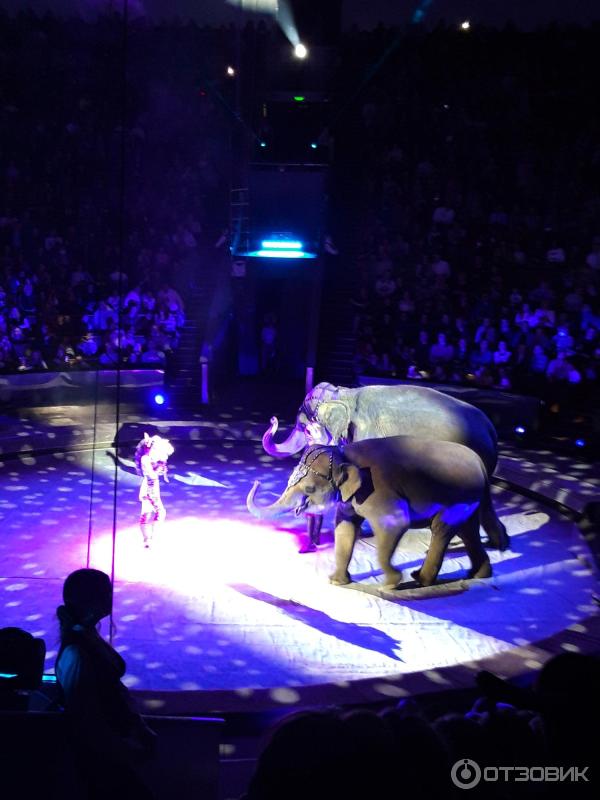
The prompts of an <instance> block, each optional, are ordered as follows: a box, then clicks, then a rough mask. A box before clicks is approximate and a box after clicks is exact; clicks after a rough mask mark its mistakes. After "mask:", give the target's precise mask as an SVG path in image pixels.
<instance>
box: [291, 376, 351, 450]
mask: <svg viewBox="0 0 600 800" xmlns="http://www.w3.org/2000/svg"><path fill="white" fill-rule="evenodd" d="M298 420H299V421H301V422H303V423H304V424H305V425H307V424H310V423H311V422H313V423H315V422H316V423H318V424H319V425H321V426H322V427H323V428H324V429H325V430H326V431H327V432H328V433H329V436H330V441H331V444H334V445H337V444H342V445H343V444H346V442H347V441H348V440H349V431H348V427H349V425H350V412H349V407H348V403H347V402H345V401H344V400H343V399H342V398H341V395H340V388H339V386H334V385H333V384H332V383H318V384H317V385H316V386H315V387H314V388H313V389H312V390H311V391H310V392H309V393H308V394H307V395H306V397H305V398H304V402H303V403H302V405H301V406H300V410H299V412H298Z"/></svg>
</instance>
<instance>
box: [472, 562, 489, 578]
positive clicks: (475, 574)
mask: <svg viewBox="0 0 600 800" xmlns="http://www.w3.org/2000/svg"><path fill="white" fill-rule="evenodd" d="M491 577H492V565H491V564H490V562H489V561H488V560H486V561H484V562H483V564H481V566H480V567H478V568H477V569H475V567H473V568H472V569H470V570H469V571H468V572H467V578H491Z"/></svg>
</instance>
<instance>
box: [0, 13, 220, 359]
mask: <svg viewBox="0 0 600 800" xmlns="http://www.w3.org/2000/svg"><path fill="white" fill-rule="evenodd" d="M123 34H124V28H123V20H122V18H121V17H119V16H116V15H115V16H114V17H112V16H103V17H100V18H98V19H96V20H95V21H84V20H82V19H77V18H70V19H66V20H65V19H59V18H56V17H54V16H53V15H52V14H51V13H48V14H46V15H45V16H43V17H38V16H36V15H34V14H33V13H30V12H25V11H24V12H21V13H20V14H18V15H16V16H15V17H9V16H7V15H4V14H3V13H2V12H0V42H1V44H0V63H1V64H2V72H3V81H2V87H1V89H0V371H2V372H16V371H29V370H46V369H48V370H58V369H60V370H64V369H69V368H71V369H72V368H76V369H77V368H79V369H81V368H83V369H85V368H90V367H92V368H94V367H96V366H98V365H100V366H103V367H114V366H116V365H117V364H121V365H132V366H135V367H139V366H144V365H148V366H153V367H156V366H161V365H163V366H164V364H165V362H166V361H168V360H169V358H170V357H171V356H172V354H173V352H174V350H175V349H176V348H177V344H178V340H179V338H180V333H181V329H182V326H183V324H184V321H185V314H184V302H183V299H182V298H183V297H185V298H186V302H187V295H188V292H189V289H190V288H193V281H194V276H195V275H197V272H198V265H199V263H200V261H201V260H202V258H203V257H204V248H205V246H206V242H207V240H210V241H211V242H212V241H214V229H215V228H216V227H217V226H222V223H223V219H224V218H225V215H226V206H225V204H224V197H225V194H226V188H225V185H224V181H223V179H222V178H223V173H227V171H228V169H229V155H228V153H227V151H226V147H227V146H228V141H229V139H228V136H227V135H225V136H223V135H222V128H221V125H222V123H223V120H222V116H221V115H220V114H219V112H218V109H217V108H216V105H215V101H214V99H213V98H211V97H210V96H208V95H207V93H206V92H204V91H203V90H202V74H201V69H200V64H201V62H202V59H203V58H204V57H205V56H207V50H210V48H212V50H211V52H209V53H208V56H210V57H211V58H212V57H213V56H214V53H212V51H214V50H215V48H217V46H218V38H219V37H218V35H217V34H216V33H215V32H214V31H213V32H212V33H211V32H208V34H207V33H206V32H203V31H202V30H200V29H197V28H191V29H190V30H189V31H187V29H184V28H182V26H180V25H176V24H174V25H172V26H169V25H165V26H164V28H158V29H156V28H155V27H154V26H152V25H150V24H149V23H148V24H147V23H145V22H144V21H143V20H138V21H133V22H131V23H130V25H129V28H128V30H127V41H126V43H125V44H124V38H123ZM185 35H187V36H188V38H189V37H191V39H190V41H189V42H188V43H187V45H186V46H181V45H182V42H181V39H182V37H184V36H185ZM205 39H206V41H205ZM208 45H210V48H209V47H208ZM125 47H126V50H125ZM224 148H225V152H224ZM188 313H189V309H188Z"/></svg>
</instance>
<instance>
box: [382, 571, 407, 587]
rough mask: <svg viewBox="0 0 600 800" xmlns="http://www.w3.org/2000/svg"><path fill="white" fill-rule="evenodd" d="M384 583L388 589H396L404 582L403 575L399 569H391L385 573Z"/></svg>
mask: <svg viewBox="0 0 600 800" xmlns="http://www.w3.org/2000/svg"><path fill="white" fill-rule="evenodd" d="M383 579H384V580H383V585H384V587H385V588H386V589H395V588H396V587H397V586H398V584H399V583H402V580H403V576H402V572H401V570H399V569H389V570H386V571H385V572H384V573H383Z"/></svg>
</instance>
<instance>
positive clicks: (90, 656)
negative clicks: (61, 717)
mask: <svg viewBox="0 0 600 800" xmlns="http://www.w3.org/2000/svg"><path fill="white" fill-rule="evenodd" d="M63 600H64V605H62V606H59V607H58V608H57V616H58V619H59V622H60V649H59V652H58V656H57V659H56V677H57V681H58V684H59V686H60V689H61V692H62V698H63V702H64V708H65V711H66V713H67V715H68V717H69V723H70V731H71V734H72V745H73V751H74V755H75V759H76V767H77V771H78V773H79V777H80V779H81V781H82V783H83V787H82V790H85V791H86V792H87V795H86V796H87V797H89V798H107V797H117V796H123V797H127V798H128V800H137V799H138V798H140V799H141V798H144V800H147V799H148V798H152V796H153V795H152V792H151V791H150V789H149V788H148V787H147V786H146V784H145V782H144V780H143V777H142V769H143V764H144V762H145V761H147V760H148V759H149V758H151V756H152V753H153V749H154V748H153V745H154V741H155V734H154V732H153V731H151V730H150V728H148V727H147V726H146V724H145V723H144V721H143V719H142V717H141V716H140V715H139V713H138V712H137V711H136V710H135V707H134V703H133V698H132V697H131V695H130V693H129V691H128V689H127V687H126V686H125V685H124V684H123V683H122V682H121V678H122V677H123V675H124V674H125V662H124V660H123V659H122V658H121V656H120V655H119V654H118V653H117V651H116V650H114V648H112V647H111V646H110V645H109V644H108V642H106V641H104V639H103V638H102V637H101V636H100V634H99V632H98V630H97V626H98V623H99V622H100V620H101V619H103V618H104V617H107V616H108V615H109V614H110V611H111V606H112V586H111V582H110V578H109V577H108V575H106V574H105V573H104V572H100V571H99V570H96V569H79V570H76V571H75V572H72V573H71V574H70V575H69V576H68V577H67V579H66V581H65V583H64V586H63Z"/></svg>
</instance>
